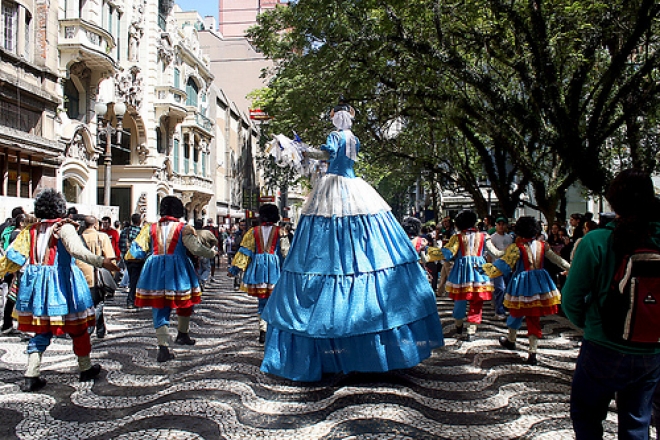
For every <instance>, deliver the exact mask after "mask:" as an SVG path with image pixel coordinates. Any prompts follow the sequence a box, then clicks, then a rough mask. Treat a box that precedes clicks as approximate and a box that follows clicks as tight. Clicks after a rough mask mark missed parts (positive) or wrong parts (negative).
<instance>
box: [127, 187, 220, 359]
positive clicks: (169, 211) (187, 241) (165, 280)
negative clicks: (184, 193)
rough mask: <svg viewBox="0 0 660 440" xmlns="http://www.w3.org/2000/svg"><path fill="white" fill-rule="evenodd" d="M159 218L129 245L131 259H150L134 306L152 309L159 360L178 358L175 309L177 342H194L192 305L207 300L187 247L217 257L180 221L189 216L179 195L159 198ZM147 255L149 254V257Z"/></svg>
mask: <svg viewBox="0 0 660 440" xmlns="http://www.w3.org/2000/svg"><path fill="white" fill-rule="evenodd" d="M160 215H161V217H160V220H158V222H156V223H153V224H151V225H145V226H144V227H143V228H142V230H141V231H140V233H139V234H138V236H137V237H136V238H135V240H133V243H131V247H130V250H129V252H130V254H131V257H132V258H137V259H143V258H146V261H145V263H144V267H143V268H142V273H141V274H140V279H139V281H138V284H137V290H136V296H135V305H136V306H137V307H152V313H153V322H154V328H155V329H156V337H157V339H158V356H157V358H156V360H157V361H158V362H166V361H169V360H170V359H173V358H174V354H172V353H171V352H170V350H169V345H170V344H169V334H168V327H169V319H170V313H171V312H172V309H176V314H177V317H178V333H177V337H176V343H177V344H180V345H194V344H195V340H194V339H191V338H190V335H189V334H188V332H189V329H190V316H191V315H192V312H193V306H194V305H195V304H199V303H200V302H201V301H202V290H201V288H200V285H199V279H198V278H197V273H196V272H195V268H194V267H193V264H192V262H191V261H190V258H188V256H187V255H186V249H187V250H189V251H190V252H191V253H192V254H193V255H198V256H200V257H205V258H213V257H215V254H216V253H215V251H214V250H213V249H210V248H207V247H206V246H204V245H203V244H202V243H201V242H200V241H199V239H198V238H197V235H196V234H195V229H194V228H193V227H192V226H190V225H187V224H186V223H185V222H182V221H180V220H179V219H180V218H181V217H183V216H184V215H185V210H184V208H183V203H182V202H181V200H180V199H179V198H177V197H174V196H167V197H164V198H163V199H162V200H161V202H160ZM147 254H149V256H148V257H147Z"/></svg>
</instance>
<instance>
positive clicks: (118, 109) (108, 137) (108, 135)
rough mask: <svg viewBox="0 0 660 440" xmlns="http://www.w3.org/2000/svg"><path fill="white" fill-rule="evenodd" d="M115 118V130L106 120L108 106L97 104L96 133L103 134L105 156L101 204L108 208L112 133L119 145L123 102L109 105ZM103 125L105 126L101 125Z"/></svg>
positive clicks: (108, 119)
mask: <svg viewBox="0 0 660 440" xmlns="http://www.w3.org/2000/svg"><path fill="white" fill-rule="evenodd" d="M111 104H112V108H113V112H114V115H115V117H116V118H117V128H113V127H112V125H111V118H107V117H106V115H107V113H108V104H105V103H103V102H97V103H96V106H95V107H94V110H95V111H96V116H97V117H98V126H99V128H98V131H99V133H101V132H102V131H103V132H105V154H104V156H103V164H104V166H105V169H104V177H105V179H104V182H103V204H104V205H105V206H110V185H111V181H112V175H111V173H112V133H113V132H116V133H117V143H118V144H120V145H121V132H122V125H121V123H122V119H123V118H124V114H125V113H126V104H124V103H123V102H121V101H120V102H115V103H111ZM104 123H105V126H103V124H104Z"/></svg>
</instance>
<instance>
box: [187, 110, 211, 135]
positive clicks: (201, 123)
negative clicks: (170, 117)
mask: <svg viewBox="0 0 660 440" xmlns="http://www.w3.org/2000/svg"><path fill="white" fill-rule="evenodd" d="M187 110H188V116H187V117H186V119H185V120H184V121H183V124H182V125H183V127H185V128H192V129H196V130H198V131H201V132H202V134H204V135H206V137H212V136H213V121H212V120H210V119H209V118H207V117H206V116H204V115H203V114H201V113H200V112H199V111H198V110H197V108H196V107H193V106H188V107H187Z"/></svg>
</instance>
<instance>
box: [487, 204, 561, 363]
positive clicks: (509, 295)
mask: <svg viewBox="0 0 660 440" xmlns="http://www.w3.org/2000/svg"><path fill="white" fill-rule="evenodd" d="M540 233H541V225H540V224H539V222H538V221H537V220H536V219H535V218H534V217H520V218H519V219H518V221H517V222H516V235H517V238H516V242H515V243H513V244H511V245H509V247H507V248H506V250H505V251H504V256H503V257H502V258H500V259H498V260H497V261H495V262H494V263H492V264H491V263H488V264H486V265H484V271H485V272H486V273H487V274H488V275H489V276H490V277H491V278H495V277H498V276H502V275H504V277H505V278H508V277H509V276H511V280H510V281H509V283H508V285H507V287H506V293H505V295H504V306H505V307H508V309H509V317H508V318H507V320H506V325H507V327H508V328H509V336H508V337H507V336H502V337H500V339H499V342H500V344H501V345H502V346H503V347H505V348H508V349H509V350H514V349H515V348H516V335H517V333H518V330H519V329H520V327H521V326H522V321H523V318H526V320H527V332H528V335H529V357H528V358H527V363H528V364H529V365H536V362H537V360H536V351H537V346H538V340H539V338H541V336H542V335H543V334H542V331H541V318H540V317H541V316H546V315H553V314H555V313H557V309H558V305H559V304H560V303H561V295H560V294H559V291H558V290H557V287H556V286H555V283H554V281H552V277H551V276H550V274H548V272H547V271H546V270H545V269H544V268H543V263H544V260H545V258H547V259H548V260H550V261H552V262H553V263H554V264H556V265H557V266H559V267H561V268H563V269H564V270H568V268H569V264H568V262H566V261H565V260H564V259H562V258H561V257H560V256H558V255H557V254H555V253H554V252H553V251H552V250H551V249H550V246H549V245H548V244H547V243H546V242H543V241H540V240H537V239H536V237H538V236H539V234H540Z"/></svg>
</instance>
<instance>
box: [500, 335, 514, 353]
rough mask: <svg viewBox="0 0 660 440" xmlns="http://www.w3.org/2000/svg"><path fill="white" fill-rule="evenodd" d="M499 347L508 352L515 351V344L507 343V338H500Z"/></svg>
mask: <svg viewBox="0 0 660 440" xmlns="http://www.w3.org/2000/svg"><path fill="white" fill-rule="evenodd" d="M500 345H501V346H502V347H504V348H506V349H509V350H515V349H516V343H515V342H511V341H509V338H507V337H506V336H500Z"/></svg>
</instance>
